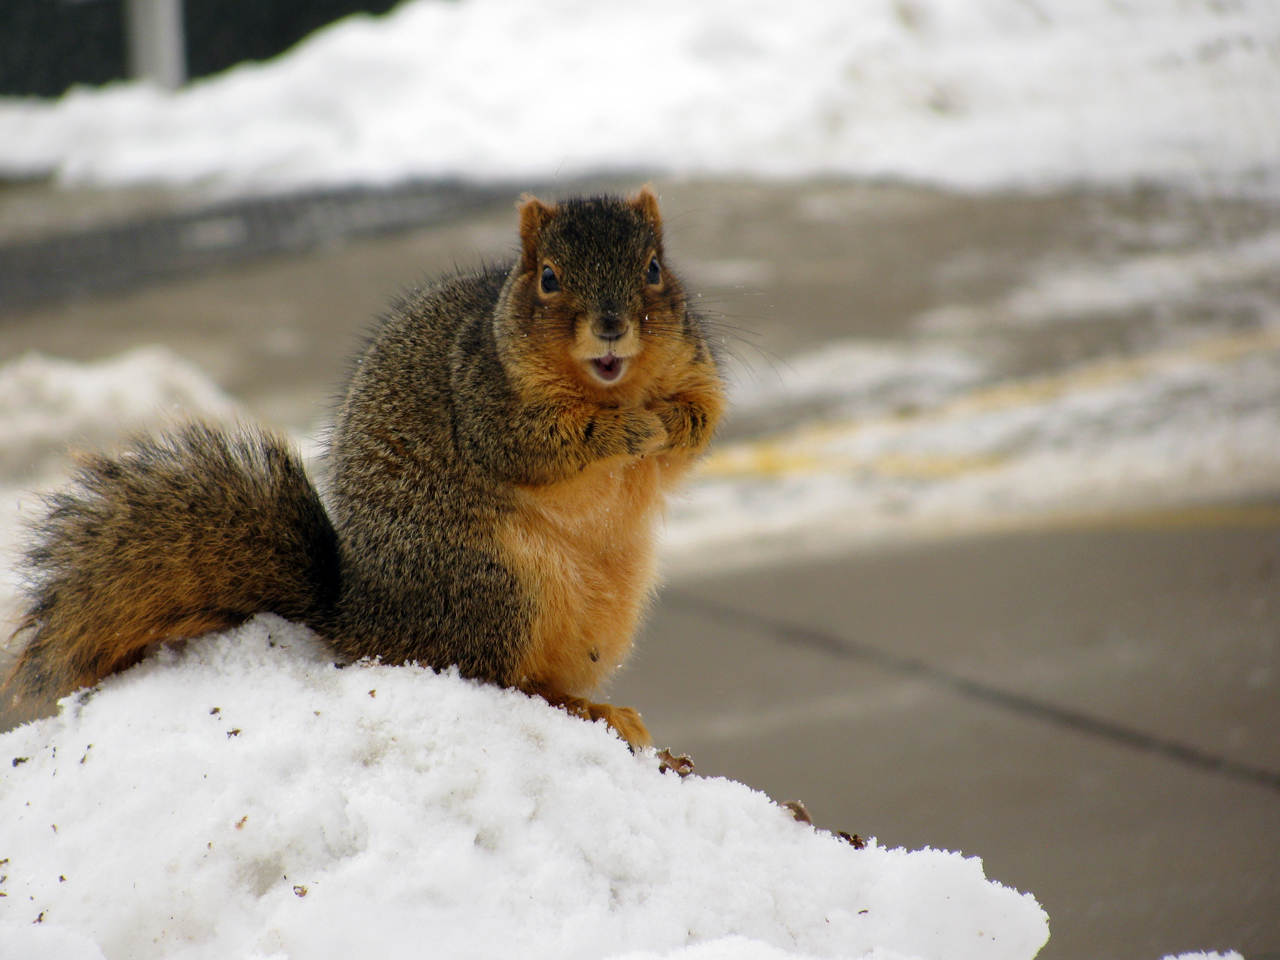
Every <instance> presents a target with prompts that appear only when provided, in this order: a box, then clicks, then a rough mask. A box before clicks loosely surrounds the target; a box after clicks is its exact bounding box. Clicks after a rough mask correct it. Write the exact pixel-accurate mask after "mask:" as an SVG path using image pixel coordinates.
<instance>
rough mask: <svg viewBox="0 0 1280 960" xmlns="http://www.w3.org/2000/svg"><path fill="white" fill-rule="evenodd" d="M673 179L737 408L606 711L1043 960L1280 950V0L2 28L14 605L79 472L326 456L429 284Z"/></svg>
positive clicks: (321, 15) (575, 9) (266, 12)
mask: <svg viewBox="0 0 1280 960" xmlns="http://www.w3.org/2000/svg"><path fill="white" fill-rule="evenodd" d="M644 182H651V183H653V184H654V185H655V188H656V189H657V191H658V193H659V195H660V197H661V202H662V207H663V211H664V215H665V217H666V222H667V231H668V247H669V250H670V258H671V260H672V262H673V263H674V264H675V265H676V268H677V270H679V271H680V272H681V273H682V274H683V275H684V277H685V278H686V282H687V283H688V285H689V287H690V289H691V290H693V291H696V292H697V298H696V299H697V303H698V305H699V307H700V309H702V310H703V311H704V312H705V313H706V314H708V316H709V317H711V318H712V320H713V322H714V324H715V328H716V330H717V336H718V337H719V339H720V341H721V342H720V346H721V348H722V350H723V355H724V359H725V363H726V369H727V372H728V375H729V379H730V382H731V391H732V397H733V409H732V412H731V414H730V416H729V419H728V421H727V423H726V425H725V427H724V429H723V431H722V434H721V437H720V440H719V442H718V444H717V446H716V448H715V451H714V452H713V453H712V455H711V456H710V457H709V458H708V459H707V461H706V462H705V464H704V465H703V468H702V470H701V472H700V474H699V476H698V477H697V479H696V480H695V482H694V483H693V484H692V487H691V489H690V491H689V493H688V495H687V496H686V497H684V498H683V499H682V500H681V501H680V502H679V503H677V504H676V505H675V506H674V508H673V509H672V511H671V514H670V517H669V522H668V525H667V529H666V533H665V547H664V560H665V569H666V584H665V586H664V588H663V591H662V593H661V595H660V597H659V599H658V601H657V603H656V604H655V607H654V610H653V613H652V615H651V617H650V619H649V622H648V625H647V627H646V630H645V635H644V636H643V637H642V638H641V639H640V642H639V644H638V646H637V651H636V654H635V656H634V657H633V660H632V662H631V664H630V665H629V666H628V667H627V668H626V669H625V670H624V672H623V675H622V676H621V677H620V678H619V680H618V681H617V683H616V684H615V686H614V688H613V689H612V691H610V695H611V698H612V699H614V700H615V701H617V702H625V703H630V704H632V705H634V706H636V707H637V708H639V709H640V710H642V711H643V713H644V715H645V718H646V721H647V722H648V723H649V725H650V727H651V729H652V730H653V731H654V733H655V736H656V738H657V739H658V741H659V742H660V743H664V744H668V745H670V746H671V747H672V748H673V749H677V750H682V751H685V752H688V753H690V754H692V755H693V758H694V760H695V761H696V762H697V769H698V772H699V773H701V774H704V775H708V776H717V775H723V776H730V777H733V778H735V779H739V780H742V781H743V782H745V783H748V784H750V785H751V786H754V787H757V788H759V789H761V790H764V791H766V792H767V793H769V794H770V795H771V796H773V797H775V798H776V799H779V800H785V799H794V798H799V799H802V800H803V801H804V802H805V803H806V804H807V805H808V807H809V809H810V810H811V811H812V813H813V815H814V818H815V821H816V822H817V823H818V824H819V825H820V826H825V827H829V828H833V829H844V830H849V831H852V832H857V833H860V834H862V835H863V836H875V837H877V838H879V841H880V842H881V843H882V844H885V845H889V846H906V847H909V848H919V847H923V846H934V847H942V848H946V849H951V850H958V851H961V852H963V853H964V854H966V855H969V856H980V857H982V858H983V860H984V863H985V867H986V871H987V875H988V876H989V877H992V878H993V879H996V880H999V881H1000V882H1002V883H1004V884H1007V885H1010V886H1013V887H1016V888H1018V889H1020V890H1025V891H1030V892H1031V893H1033V894H1034V895H1035V896H1036V897H1037V898H1038V899H1039V901H1040V902H1041V903H1042V905H1043V906H1044V907H1045V909H1046V910H1047V912H1048V913H1049V916H1050V918H1051V928H1052V936H1051V939H1050V941H1049V944H1048V946H1046V948H1045V949H1044V951H1043V953H1042V956H1043V957H1045V958H1048V960H1069V958H1078V960H1099V958H1112V960H1158V958H1160V957H1162V956H1164V955H1166V954H1173V953H1178V952H1184V951H1191V950H1228V949H1237V950H1240V951H1241V952H1242V953H1243V954H1244V955H1245V956H1246V957H1248V958H1250V960H1264V958H1277V957H1280V596H1278V595H1277V591H1278V589H1280V587H1278V578H1280V219H1278V218H1277V211H1278V204H1280V6H1277V5H1276V4H1274V3H1272V2H1270V0H1125V2H1115V0H1074V2H1070V0H883V2H881V0H861V2H856V3H847V2H846V3H840V2H835V0H810V2H807V3H804V4H795V3H785V2H782V0H737V2H732V3H731V2H729V0H697V2H691V0H682V2H676V0H653V2H649V3H646V4H636V5H619V4H611V3H606V2H604V0H542V2H540V3H537V4H534V3H530V2H527V0H408V2H405V3H401V4H399V5H396V6H394V7H393V6H392V4H390V3H386V2H379V3H366V4H356V3H348V2H339V0H326V2H311V3H300V2H298V0H272V2H255V3H249V2H247V0H185V3H181V4H179V3H176V2H172V0H137V2H122V0H77V2H71V0H8V2H7V3H6V4H4V5H3V7H2V8H0V549H2V550H3V551H4V557H5V559H4V561H3V563H0V612H2V613H4V614H5V615H11V614H12V613H13V612H14V611H16V609H17V603H18V599H17V597H18V590H19V577H18V574H17V572H16V570H15V567H14V560H15V558H16V555H17V552H18V550H19V549H20V543H21V532H20V531H21V523H22V520H23V518H24V517H25V516H30V515H31V514H32V512H33V511H34V510H36V509H37V506H38V505H37V502H36V493H37V492H38V491H41V490H46V489H48V488H50V487H51V486H54V485H56V484H57V483H58V482H59V479H60V478H62V477H64V476H65V474H66V470H67V465H66V451H67V448H68V446H69V445H70V446H101V445H110V444H112V443H114V442H115V441H117V440H118V438H119V437H120V435H121V433H122V432H125V431H128V430H132V429H138V428H145V427H148V426H153V425H155V424H157V423H160V422H162V421H163V420H164V419H166V418H171V417H174V416H177V415H180V414H181V413H183V412H196V413H201V414H203V415H205V416H209V417H215V418H226V419H229V420H230V419H235V418H243V419H254V420H258V421H262V422H265V423H267V424H270V425H271V426H274V427H276V428H279V429H283V430H287V431H290V432H291V433H292V434H293V435H295V436H296V437H297V438H298V440H299V442H300V443H301V444H302V446H303V449H304V451H305V452H307V453H308V455H311V456H314V455H315V454H317V453H318V452H319V451H320V449H321V446H320V442H319V439H318V438H320V437H322V435H323V431H324V428H325V424H326V421H327V418H328V416H329V412H330V409H331V404H332V401H333V398H334V397H335V396H336V395H337V394H338V393H339V392H340V390H341V389H342V387H341V385H342V380H343V377H344V375H345V371H346V367H347V363H348V362H349V359H350V358H351V356H352V355H353V353H354V352H355V351H356V350H358V349H359V346H360V343H361V342H362V338H363V337H364V336H365V334H366V332H367V331H368V330H369V329H370V328H371V326H372V325H373V324H375V323H376V321H377V318H378V316H379V315H380V313H381V312H382V311H383V310H384V309H385V308H386V304H387V303H388V302H389V301H390V299H391V298H392V297H393V296H394V295H395V294H396V293H397V292H398V291H400V290H403V289H406V288H408V287H412V286H413V285H415V284H417V283H420V282H423V281H424V280H426V279H427V278H430V277H432V276H434V275H437V274H439V273H441V272H443V271H448V270H453V269H456V268H463V269H465V268H467V267H470V266H472V265H475V264H478V263H481V262H483V261H485V260H489V259H494V258H503V257H506V256H509V255H510V254H511V253H512V252H513V250H514V237H515V234H514V226H515V224H514V208H513V203H514V200H515V198H516V197H517V196H518V195H519V194H520V193H521V192H523V191H525V190H533V191H535V192H537V193H539V195H542V196H544V197H547V198H555V197H558V196H566V195H571V194H574V193H579V192H582V191H591V190H616V191H630V190H634V189H635V188H636V187H638V186H639V185H640V184H642V183H644ZM316 468H317V470H320V469H321V467H320V466H319V465H318V464H317V467H316ZM20 719H22V718H21V717H18V716H10V717H9V718H8V720H7V721H6V722H7V723H9V724H11V723H13V722H17V721H18V720H20Z"/></svg>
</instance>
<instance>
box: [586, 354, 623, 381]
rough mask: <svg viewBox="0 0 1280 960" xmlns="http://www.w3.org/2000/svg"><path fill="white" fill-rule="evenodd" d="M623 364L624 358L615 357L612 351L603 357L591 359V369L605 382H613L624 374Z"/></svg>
mask: <svg viewBox="0 0 1280 960" xmlns="http://www.w3.org/2000/svg"><path fill="white" fill-rule="evenodd" d="M622 366H623V358H622V357H615V356H614V355H613V354H612V353H608V354H605V355H604V356H603V357H596V358H595V359H594V360H592V361H591V369H592V370H594V371H595V375H596V376H597V377H599V378H600V379H601V380H603V381H604V382H605V383H613V381H615V380H617V379H618V378H619V377H620V376H622Z"/></svg>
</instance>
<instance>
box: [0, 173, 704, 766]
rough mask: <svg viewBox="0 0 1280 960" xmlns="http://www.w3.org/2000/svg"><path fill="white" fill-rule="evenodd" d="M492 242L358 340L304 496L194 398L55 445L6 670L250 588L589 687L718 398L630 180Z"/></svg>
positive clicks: (90, 646)
mask: <svg viewBox="0 0 1280 960" xmlns="http://www.w3.org/2000/svg"><path fill="white" fill-rule="evenodd" d="M517 209H518V212H519V221H520V228H519V230H520V253H519V256H518V258H517V259H515V260H514V262H512V263H511V264H509V265H503V266H488V267H485V268H483V269H481V270H479V271H477V272H474V273H470V274H458V275H455V276H451V277H448V278H446V279H443V280H441V281H439V282H437V283H436V284H434V285H432V286H430V287H429V288H427V289H424V290H421V291H416V292H414V293H412V294H409V295H406V296H405V297H403V298H402V299H401V300H400V301H399V302H397V303H396V304H395V305H394V307H393V309H392V311H391V312H390V314H389V315H388V317H387V318H386V319H385V321H384V323H383V325H382V327H381V329H380V330H379V331H378V332H377V333H376V334H375V335H374V336H373V337H372V338H371V340H370V341H369V344H368V347H367V350H366V351H365V353H364V354H363V356H361V357H360V358H358V359H357V360H356V362H355V365H354V370H353V373H352V375H351V378H350V383H349V386H348V389H347V393H346V397H345V400H343V401H342V402H341V403H340V406H339V409H338V411H337V415H336V419H335V423H334V425H333V428H332V433H331V435H330V438H329V445H328V451H327V465H328V482H327V485H326V491H325V496H324V497H323V498H322V497H321V495H320V493H319V492H318V490H317V488H316V487H315V486H314V485H313V483H312V481H311V480H310V479H309V478H308V476H307V473H306V471H305V469H304V467H303V465H302V462H301V460H300V458H299V455H298V454H297V453H296V452H295V451H294V450H293V449H292V446H291V445H290V444H289V442H288V441H286V440H284V439H282V438H281V437H279V436H276V435H273V434H271V433H269V432H265V431H263V430H260V429H256V428H251V427H243V426H242V427H238V428H234V429H223V428H218V427H214V426H210V425H208V424H205V423H202V422H199V421H193V422H188V423H185V424H183V425H180V426H178V427H176V428H174V429H173V430H171V431H170V432H169V433H168V434H166V435H162V436H159V437H145V436H144V437H141V438H135V439H134V440H133V441H132V445H131V446H130V447H128V448H126V450H125V451H124V452H122V453H120V454H118V455H115V456H106V455H102V454H81V455H79V456H78V457H77V468H78V472H77V473H76V475H75V476H74V478H73V480H72V481H71V483H70V485H69V486H68V487H67V488H65V489H63V490H62V491H60V492H57V493H55V494H53V495H51V496H50V497H48V498H47V506H48V510H47V513H46V514H45V515H43V517H42V518H40V519H38V520H37V521H35V522H34V523H33V524H32V527H31V533H32V540H31V543H30V545H29V547H28V549H27V551H26V554H25V570H26V573H27V580H28V583H27V588H26V590H27V601H28V602H27V606H26V610H25V613H24V614H23V616H22V617H21V619H20V620H19V623H18V627H17V630H16V631H15V633H14V635H13V640H14V641H16V642H21V643H23V644H24V646H23V647H22V649H21V652H20V653H19V654H18V656H17V658H16V661H15V663H14V665H13V667H12V670H11V672H10V675H9V677H8V678H7V680H6V681H5V684H6V686H7V687H8V688H9V689H10V690H12V691H14V692H15V694H16V695H18V696H19V697H25V696H28V695H34V696H62V695H65V694H66V693H69V692H71V691H72V690H75V689H77V688H79V687H82V686H89V685H92V684H95V683H97V682H98V681H99V680H100V679H102V678H103V677H105V676H107V675H108V674H111V673H113V672H115V671H118V670H121V669H123V668H125V667H128V666H131V665H132V664H134V663H136V662H137V661H139V660H140V659H141V658H142V656H143V655H144V654H145V652H146V651H147V650H148V649H149V648H150V647H151V646H152V645H153V644H155V643H157V642H164V641H167V640H180V639H183V638H189V637H194V636H197V635H199V634H202V633H206V632H209V631H214V630H221V629H225V628H228V627H231V626H234V625H236V624H239V623H242V622H243V621H245V620H247V619H249V618H250V617H252V616H254V615H255V614H258V613H262V612H271V613H276V614H279V615H280V616H283V617H285V618H287V619H289V620H292V621H295V622H299V623H302V624H305V625H306V626H308V627H309V628H311V629H312V630H313V631H315V632H316V633H317V634H318V635H319V636H320V637H322V638H323V639H324V640H325V641H327V643H328V644H329V646H330V648H331V650H332V652H333V654H334V656H335V660H336V661H338V662H340V663H350V662H354V661H357V660H360V659H362V658H377V659H380V660H381V661H382V662H384V663H394V664H402V663H409V662H414V663H418V664H420V665H423V666H429V667H432V668H435V669H443V668H447V667H450V666H454V665H456V666H457V668H458V670H459V672H460V673H461V675H462V676H464V677H468V678H475V679H479V680H483V681H487V682H491V683H494V684H499V685H501V686H504V687H513V688H517V689H520V690H523V691H525V692H526V693H528V694H530V695H535V696H539V697H542V698H544V699H545V700H546V701H547V702H549V703H551V704H553V705H556V706H559V707H563V708H565V709H566V710H568V711H569V712H570V713H572V714H574V715H577V716H580V717H584V718H588V719H592V720H598V719H603V720H605V721H606V722H607V723H608V724H609V725H610V726H611V727H612V728H613V729H614V730H615V731H616V732H617V734H618V735H620V736H621V737H622V738H623V739H624V740H626V741H627V743H628V744H630V745H631V747H632V749H637V748H641V747H645V746H649V745H651V738H650V736H649V733H648V731H647V730H646V729H645V726H644V724H643V722H642V721H641V719H640V715H639V714H638V713H637V712H636V711H635V710H633V709H631V708H629V707H617V706H612V705H610V704H607V703H597V702H594V701H592V700H590V699H589V698H588V697H589V695H590V694H591V693H592V691H593V690H594V689H595V688H596V687H597V686H598V685H599V684H600V683H601V681H603V680H604V679H605V678H606V677H607V676H608V675H609V674H610V673H611V672H612V671H614V670H615V669H616V668H617V667H618V666H619V665H620V664H621V663H622V661H623V659H624V658H625V657H626V655H627V653H628V652H629V650H630V648H631V646H632V640H633V635H634V633H635V631H636V628H637V626H638V624H639V621H640V619H641V617H642V615H643V612H644V609H645V606H646V604H647V603H648V602H649V600H650V598H651V597H652V595H653V593H654V590H655V581H656V562H655V545H654V527H655V522H656V521H657V520H658V519H659V518H660V516H661V514H662V511H663V507H664V503H665V499H666V497H667V496H668V494H670V493H671V492H672V490H673V489H674V488H675V487H676V486H677V485H678V484H679V483H680V481H681V479H682V478H683V477H685V475H686V474H687V473H688V472H689V470H690V468H691V466H692V465H693V464H694V462H695V461H696V460H697V458H698V457H699V455H700V454H701V453H702V452H703V451H704V450H705V449H706V447H707V445H708V443H709V441H710V439H711V436H712V433H713V432H714V430H715V427H716V424H717V421H718V420H719V418H720V415H721V412H722V410H723V407H724V381H723V375H722V370H721V364H720V361H719V359H718V357H717V355H716V353H714V352H713V350H712V343H711V338H710V336H709V332H708V326H707V321H706V320H705V318H703V317H700V316H699V315H698V314H697V313H696V312H694V311H693V310H691V309H690V307H689V303H688V300H687V297H686V294H685V291H684V288H683V286H682V285H681V282H680V280H679V279H678V278H677V276H676V275H675V274H674V273H673V272H672V270H671V268H670V267H669V266H668V265H667V263H666V261H665V259H664V253H663V237H662V219H661V216H660V215H659V212H658V203H657V199H656V198H655V196H654V194H653V193H652V191H651V190H650V189H649V188H648V187H645V188H643V189H641V190H640V192H639V193H638V194H637V195H636V196H634V197H632V198H629V199H623V198H618V197H611V196H599V197H591V198H581V199H571V200H565V201H561V202H560V203H558V204H545V203H543V202H542V201H540V200H538V199H537V198H536V197H533V196H531V195H529V194H526V195H524V196H522V197H521V198H520V201H519V203H518V204H517Z"/></svg>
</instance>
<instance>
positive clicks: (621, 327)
mask: <svg viewBox="0 0 1280 960" xmlns="http://www.w3.org/2000/svg"><path fill="white" fill-rule="evenodd" d="M591 329H592V332H593V333H594V334H595V335H596V336H597V337H599V338H600V339H601V340H608V341H614V340H618V339H621V338H622V336H623V334H625V333H626V332H627V321H626V320H625V319H623V318H622V317H621V316H619V315H618V314H616V313H613V312H612V311H610V312H608V313H602V314H600V316H599V317H597V318H596V322H595V323H593V324H592V325H591Z"/></svg>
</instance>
